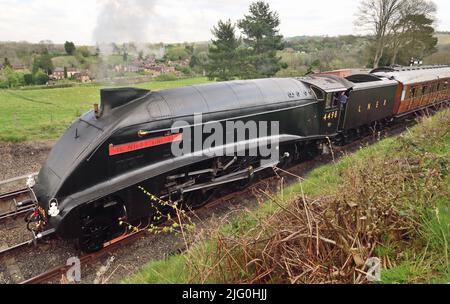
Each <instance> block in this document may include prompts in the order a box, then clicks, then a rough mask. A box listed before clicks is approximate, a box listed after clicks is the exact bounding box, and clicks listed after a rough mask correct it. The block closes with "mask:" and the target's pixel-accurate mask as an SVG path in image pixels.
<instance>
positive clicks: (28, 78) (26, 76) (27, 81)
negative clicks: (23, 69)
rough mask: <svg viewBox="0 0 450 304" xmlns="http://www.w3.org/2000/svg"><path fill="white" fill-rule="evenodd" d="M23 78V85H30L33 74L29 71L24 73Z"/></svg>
mask: <svg viewBox="0 0 450 304" xmlns="http://www.w3.org/2000/svg"><path fill="white" fill-rule="evenodd" d="M23 80H24V82H25V85H32V84H33V74H31V73H26V74H24V75H23Z"/></svg>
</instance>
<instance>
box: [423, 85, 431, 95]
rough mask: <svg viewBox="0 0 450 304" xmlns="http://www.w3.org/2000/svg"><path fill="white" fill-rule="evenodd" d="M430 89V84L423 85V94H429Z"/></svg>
mask: <svg viewBox="0 0 450 304" xmlns="http://www.w3.org/2000/svg"><path fill="white" fill-rule="evenodd" d="M428 92H429V90H428V86H423V87H422V95H426V94H428Z"/></svg>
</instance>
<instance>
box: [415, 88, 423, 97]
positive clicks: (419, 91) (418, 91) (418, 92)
mask: <svg viewBox="0 0 450 304" xmlns="http://www.w3.org/2000/svg"><path fill="white" fill-rule="evenodd" d="M414 96H415V97H420V96H422V90H421V89H420V88H416V94H415V95H414Z"/></svg>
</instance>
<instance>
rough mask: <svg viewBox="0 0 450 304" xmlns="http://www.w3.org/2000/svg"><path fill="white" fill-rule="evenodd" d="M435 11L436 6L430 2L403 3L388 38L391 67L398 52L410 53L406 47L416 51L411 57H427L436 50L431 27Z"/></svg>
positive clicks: (412, 0)
mask: <svg viewBox="0 0 450 304" xmlns="http://www.w3.org/2000/svg"><path fill="white" fill-rule="evenodd" d="M436 10H437V9H436V5H435V4H434V3H433V2H432V1H424V0H405V1H404V4H403V5H402V7H401V9H400V18H399V20H398V22H397V23H396V24H394V26H393V29H392V35H391V37H390V41H391V43H390V44H389V47H390V49H391V50H390V51H391V53H392V54H391V60H390V64H391V65H394V64H396V63H397V57H398V55H399V52H403V53H404V52H405V50H407V51H411V49H410V48H408V47H407V46H408V45H410V47H411V46H412V47H413V48H414V49H415V51H416V53H415V54H414V53H413V54H412V56H413V57H416V56H422V58H423V56H424V55H429V54H431V53H432V52H434V51H435V50H436V49H435V45H436V44H437V39H436V38H435V37H434V28H433V26H432V25H433V22H434V19H435V13H436ZM413 42H414V44H413ZM408 60H409V59H408ZM403 64H404V63H403Z"/></svg>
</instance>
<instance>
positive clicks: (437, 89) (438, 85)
mask: <svg viewBox="0 0 450 304" xmlns="http://www.w3.org/2000/svg"><path fill="white" fill-rule="evenodd" d="M440 90H441V83H440V82H438V84H437V87H436V91H438V92H439V91H440Z"/></svg>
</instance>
